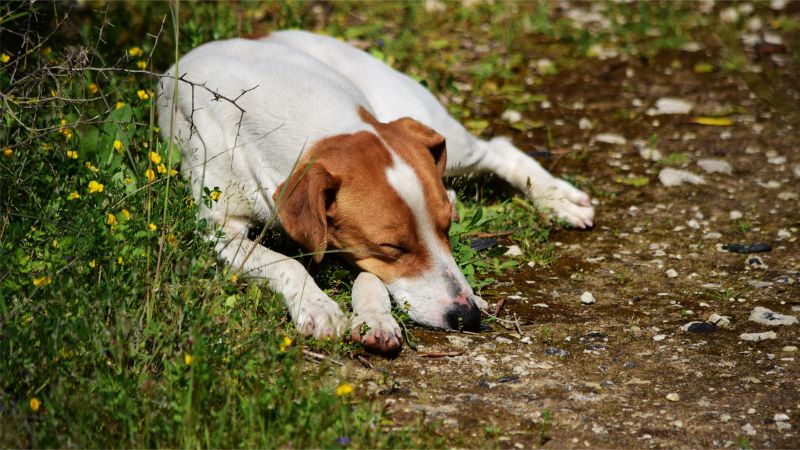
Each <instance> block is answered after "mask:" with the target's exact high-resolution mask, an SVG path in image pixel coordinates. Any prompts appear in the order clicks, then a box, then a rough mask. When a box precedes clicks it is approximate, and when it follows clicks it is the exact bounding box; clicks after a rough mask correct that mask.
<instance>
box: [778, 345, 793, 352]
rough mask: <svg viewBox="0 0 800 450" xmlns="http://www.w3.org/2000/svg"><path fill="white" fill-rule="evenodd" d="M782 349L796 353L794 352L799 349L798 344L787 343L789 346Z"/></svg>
mask: <svg viewBox="0 0 800 450" xmlns="http://www.w3.org/2000/svg"><path fill="white" fill-rule="evenodd" d="M781 350H783V351H784V352H786V353H794V352H796V351H797V346H796V345H787V346H785V347H783V348H782V349H781Z"/></svg>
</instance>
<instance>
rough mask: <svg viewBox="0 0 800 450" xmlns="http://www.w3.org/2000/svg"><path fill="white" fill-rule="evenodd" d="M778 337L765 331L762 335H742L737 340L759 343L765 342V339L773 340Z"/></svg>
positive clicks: (771, 332) (772, 332)
mask: <svg viewBox="0 0 800 450" xmlns="http://www.w3.org/2000/svg"><path fill="white" fill-rule="evenodd" d="M777 337H778V335H777V334H775V332H774V331H766V332H764V333H742V334H740V335H739V339H741V340H743V341H750V342H759V341H766V340H767V339H775V338H777Z"/></svg>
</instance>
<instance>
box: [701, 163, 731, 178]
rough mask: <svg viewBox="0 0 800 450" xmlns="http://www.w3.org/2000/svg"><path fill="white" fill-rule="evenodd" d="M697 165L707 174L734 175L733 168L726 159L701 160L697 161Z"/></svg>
mask: <svg viewBox="0 0 800 450" xmlns="http://www.w3.org/2000/svg"><path fill="white" fill-rule="evenodd" d="M697 165H698V167H700V168H701V169H703V170H704V171H705V172H706V173H724V174H725V175H730V174H732V173H733V166H731V164H730V163H729V162H728V161H725V160H724V159H701V160H699V161H697Z"/></svg>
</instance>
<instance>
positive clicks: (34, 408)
mask: <svg viewBox="0 0 800 450" xmlns="http://www.w3.org/2000/svg"><path fill="white" fill-rule="evenodd" d="M28 405H29V406H30V407H31V410H32V411H33V412H37V411H39V407H40V406H42V402H41V401H39V399H38V398H36V397H33V398H32V399H31V401H30V403H28Z"/></svg>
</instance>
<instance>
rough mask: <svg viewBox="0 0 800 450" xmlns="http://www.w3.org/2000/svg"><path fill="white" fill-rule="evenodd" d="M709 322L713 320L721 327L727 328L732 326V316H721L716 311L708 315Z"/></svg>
mask: <svg viewBox="0 0 800 450" xmlns="http://www.w3.org/2000/svg"><path fill="white" fill-rule="evenodd" d="M708 322H711V323H713V324H714V325H716V326H718V327H720V328H725V327H728V326H730V324H731V318H730V317H728V316H721V315H719V314H717V313H714V314H711V315H710V316H708Z"/></svg>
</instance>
